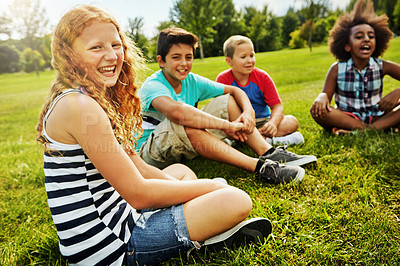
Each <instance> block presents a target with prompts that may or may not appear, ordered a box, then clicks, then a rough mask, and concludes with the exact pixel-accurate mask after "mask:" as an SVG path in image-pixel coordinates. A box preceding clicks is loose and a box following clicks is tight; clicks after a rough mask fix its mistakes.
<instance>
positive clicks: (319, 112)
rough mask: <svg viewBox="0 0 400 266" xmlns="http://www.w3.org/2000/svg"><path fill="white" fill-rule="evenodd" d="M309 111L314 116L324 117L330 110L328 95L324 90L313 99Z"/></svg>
mask: <svg viewBox="0 0 400 266" xmlns="http://www.w3.org/2000/svg"><path fill="white" fill-rule="evenodd" d="M310 111H311V114H312V115H313V116H315V117H324V116H325V115H326V113H327V112H330V111H332V106H331V105H330V103H329V98H328V95H327V94H326V93H325V92H322V93H320V94H319V95H318V97H317V98H316V99H315V100H314V103H313V105H312V106H311V109H310Z"/></svg>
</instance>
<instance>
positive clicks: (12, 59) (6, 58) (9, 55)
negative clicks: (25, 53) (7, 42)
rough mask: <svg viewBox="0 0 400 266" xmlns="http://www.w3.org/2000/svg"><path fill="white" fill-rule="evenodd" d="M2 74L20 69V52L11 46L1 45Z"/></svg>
mask: <svg viewBox="0 0 400 266" xmlns="http://www.w3.org/2000/svg"><path fill="white" fill-rule="evenodd" d="M0 62H1V64H0V74H1V73H13V72H18V71H19V70H20V65H19V52H18V50H17V49H16V48H14V47H12V46H11V47H10V46H4V45H2V46H0Z"/></svg>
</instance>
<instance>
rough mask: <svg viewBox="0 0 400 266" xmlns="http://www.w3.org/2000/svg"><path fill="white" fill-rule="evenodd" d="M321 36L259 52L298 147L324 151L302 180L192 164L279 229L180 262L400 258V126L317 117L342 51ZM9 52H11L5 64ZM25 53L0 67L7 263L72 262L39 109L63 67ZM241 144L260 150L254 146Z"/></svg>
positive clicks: (197, 65)
mask: <svg viewBox="0 0 400 266" xmlns="http://www.w3.org/2000/svg"><path fill="white" fill-rule="evenodd" d="M31 2H32V3H35V1H31ZM178 2H180V1H178ZM178 2H177V3H178ZM219 2H224V3H225V2H231V1H219ZM315 2H316V1H315ZM378 2H380V3H383V2H386V1H378ZM377 10H378V9H377ZM393 10H396V9H395V8H392V11H393ZM256 11H257V12H261V11H260V10H257V9H256ZM297 12H298V11H294V13H295V14H296V13H297ZM338 12H339V11H338ZM340 12H342V11H340ZM328 13H329V12H328ZM338 14H339V13H338ZM321 18H322V17H321ZM277 19H278V20H281V21H283V18H277ZM314 23H315V24H316V23H317V20H315V22H314ZM245 25H247V26H248V25H250V24H245ZM300 29H301V27H300V26H299V29H298V30H300ZM393 29H394V28H393ZM244 35H248V34H244ZM279 36H280V37H279V38H282V39H283V37H282V35H279ZM46 38H49V39H48V40H50V36H49V35H46V36H42V37H41V38H39V37H35V38H34V40H35V41H34V43H36V41H38V43H40V41H44V40H46ZM312 40H313V41H312V42H311V43H312V46H311V49H310V47H309V46H307V41H306V40H304V39H302V43H303V44H304V42H305V47H303V48H298V49H294V48H292V47H290V46H289V45H284V43H283V42H280V45H281V48H280V49H279V50H276V51H268V52H267V51H259V52H258V53H257V55H256V58H257V62H256V66H257V67H259V68H262V69H264V70H266V71H267V72H268V73H269V74H270V75H271V76H272V78H273V79H274V81H275V83H276V85H277V87H278V90H279V93H280V95H281V97H282V99H283V103H284V107H285V112H286V113H287V114H293V115H295V116H296V117H297V118H298V119H299V122H300V128H299V131H300V132H301V133H302V134H303V135H304V137H305V140H306V142H305V144H304V145H301V146H295V147H292V148H291V151H294V152H296V153H298V154H314V155H316V156H317V157H318V162H317V163H316V164H314V165H310V166H307V167H306V176H305V178H304V181H303V182H302V183H301V184H298V185H296V184H289V185H279V186H273V185H269V184H265V183H262V182H261V181H260V180H257V179H256V178H255V177H254V176H253V175H251V174H248V173H246V172H244V171H242V170H240V169H237V168H235V167H231V166H227V165H221V164H219V163H215V162H212V161H208V160H204V159H201V158H198V159H195V160H193V161H191V162H189V163H188V166H189V167H191V168H192V169H193V170H194V171H195V172H196V173H197V174H198V176H199V178H213V177H217V176H219V177H224V178H225V179H227V181H228V182H229V183H230V184H231V185H234V186H237V187H239V188H241V189H243V190H245V191H246V192H247V193H249V195H250V196H251V198H252V199H253V211H252V213H251V217H256V216H262V217H267V218H269V219H270V220H271V221H272V223H273V227H274V229H273V235H272V236H271V237H270V238H269V239H268V241H267V242H266V243H265V244H264V245H262V246H260V247H253V246H251V247H246V248H240V249H237V250H235V251H229V250H226V251H223V252H221V253H217V254H210V253H206V254H201V255H196V256H194V257H191V258H190V259H189V261H185V258H184V256H183V257H182V259H174V260H172V261H170V262H169V264H170V265H181V264H191V265H245V264H248V265H265V264H266V265H293V264H296V265H308V264H317V265H319V264H321V265H327V264H329V265H330V264H336V265H343V264H361V265H376V264H383V265H398V264H399V263H400V238H399V235H400V219H399V216H400V178H399V176H400V138H399V134H398V133H394V132H392V131H390V130H389V131H386V132H376V131H370V132H365V133H362V132H358V133H356V134H352V135H347V136H339V137H334V136H331V135H330V134H328V133H326V132H324V131H323V130H322V129H321V128H320V127H319V126H318V125H317V124H316V123H315V122H313V120H312V118H311V116H310V115H309V112H308V110H309V108H310V106H311V104H312V101H313V100H314V98H315V97H316V96H317V95H318V93H319V92H320V91H321V89H322V86H323V83H324V79H325V75H326V73H327V71H328V69H329V67H330V65H331V64H332V63H333V62H334V61H335V59H334V58H333V56H332V55H331V54H330V53H329V49H328V46H327V44H326V37H325V40H324V41H321V42H317V41H315V39H312ZM214 41H215V40H214ZM253 41H255V40H253ZM289 42H290V41H289ZM26 43H28V40H27V39H26V38H21V39H17V40H16V39H7V40H4V41H1V45H0V47H8V48H10V47H13V49H14V48H15V49H16V50H18V49H20V47H24V45H25V44H26ZM260 43H264V41H260ZM13 45H15V46H13ZM260 46H261V45H260ZM260 46H259V48H260ZM149 47H150V46H149ZM204 47H205V46H204ZM25 49H27V48H25ZM0 50H1V49H0ZM204 50H205V54H206V51H207V49H204ZM18 51H19V50H18ZM22 51H23V50H22ZM33 51H36V52H35V53H36V54H37V52H38V53H40V52H39V50H33ZM149 51H150V49H149ZM21 54H23V53H21ZM21 54H20V56H21ZM8 55H9V56H11V55H12V53H9V54H8ZM7 58H10V57H6V59H2V60H3V61H2V62H3V64H2V65H6V63H7V62H8V61H7ZM20 58H24V57H23V56H21V57H20ZM383 58H384V59H386V60H391V61H394V62H397V63H399V62H400V38H395V39H393V40H392V41H391V42H390V45H389V49H388V51H387V52H386V53H385V54H384V56H383ZM150 59H151V58H149V60H150ZM4 60H5V61H4ZM43 60H44V59H43ZM18 62H19V64H18V66H19V67H20V68H19V69H18V71H11V72H14V73H4V72H3V73H2V74H1V75H0V96H1V97H0V132H1V134H0V183H1V185H0V264H1V265H65V264H66V261H64V260H63V259H62V258H61V255H60V253H59V250H58V243H57V241H58V239H57V235H56V230H55V227H54V224H53V222H52V219H51V214H50V210H49V208H48V206H47V199H46V193H45V189H44V174H43V159H42V149H41V147H40V145H38V144H37V143H36V141H35V136H36V131H35V127H36V123H37V118H38V114H39V111H40V109H41V106H42V104H43V101H44V98H45V96H46V95H47V94H48V91H49V89H50V83H51V80H52V79H54V77H55V73H54V71H53V70H52V69H51V67H50V66H47V67H44V68H37V69H35V68H34V67H31V69H28V68H26V66H25V68H23V67H22V66H23V64H22V62H24V63H25V64H26V63H27V62H28V61H27V60H26V59H23V60H22V61H21V62H20V61H18ZM38 65H39V66H40V64H38ZM227 67H228V66H227V64H226V63H225V61H224V58H223V57H222V56H221V55H220V54H219V55H216V56H207V57H205V58H204V59H196V60H195V62H194V66H193V72H194V73H197V74H200V75H203V76H206V77H208V78H210V79H212V80H214V79H215V78H216V76H217V74H218V73H219V72H220V71H222V70H224V69H226V68H227ZM148 68H149V69H148V70H147V71H146V73H144V74H143V75H142V76H141V79H140V80H141V81H143V80H144V78H145V77H146V76H148V75H149V74H151V73H152V72H154V71H155V70H157V69H158V66H157V65H156V64H154V63H151V62H149V64H148ZM36 70H37V72H36ZM399 87H400V83H399V82H398V81H395V80H393V79H391V78H389V77H385V79H384V94H387V93H388V92H390V91H392V90H394V89H396V88H399ZM203 104H204V103H203ZM236 147H237V148H238V149H240V150H241V151H243V152H245V153H247V154H249V155H251V156H255V154H254V153H253V152H252V151H251V150H249V149H248V148H246V147H245V146H244V145H240V144H239V145H237V146H236ZM210 207H212V206H210ZM167 264H168V263H167Z"/></svg>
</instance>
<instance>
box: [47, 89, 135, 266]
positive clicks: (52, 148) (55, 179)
mask: <svg viewBox="0 0 400 266" xmlns="http://www.w3.org/2000/svg"><path fill="white" fill-rule="evenodd" d="M70 93H80V91H79V90H78V89H69V90H66V91H65V92H63V93H62V94H61V95H59V96H58V97H57V98H56V99H55V100H54V101H53V102H52V104H51V105H50V108H49V110H48V111H47V113H46V115H45V118H44V120H43V135H44V136H45V137H46V138H47V140H48V141H49V144H48V148H49V149H48V151H47V152H45V154H44V174H45V187H46V192H47V197H48V204H49V207H50V211H51V215H52V218H53V221H54V224H55V226H56V228H57V234H58V238H59V246H60V252H61V254H62V255H63V256H64V258H65V259H67V260H68V262H69V263H70V264H77V265H96V264H99V265H122V264H123V263H124V259H125V252H126V250H127V243H128V241H129V239H130V237H131V234H132V229H133V227H134V225H135V221H136V220H137V218H138V217H139V214H138V213H137V212H136V210H135V209H133V208H132V207H131V206H130V205H129V204H128V203H127V202H126V201H125V200H124V199H123V198H122V197H121V196H120V195H119V194H118V192H117V191H116V190H115V189H114V188H113V187H112V186H111V185H110V184H109V183H108V182H107V180H105V179H104V178H103V177H102V175H101V174H100V173H99V172H98V171H97V169H96V168H95V167H94V166H93V164H92V163H91V161H90V159H89V158H88V157H87V156H86V154H85V153H84V151H83V149H82V148H81V146H80V145H79V144H75V145H71V144H63V143H60V142H57V141H55V140H53V139H51V138H50V137H49V136H48V135H47V133H46V130H45V125H46V124H45V123H46V119H47V117H48V115H49V114H50V112H51V111H52V109H53V108H54V106H55V104H56V103H57V101H58V100H59V99H61V98H62V97H64V96H65V95H68V94H70Z"/></svg>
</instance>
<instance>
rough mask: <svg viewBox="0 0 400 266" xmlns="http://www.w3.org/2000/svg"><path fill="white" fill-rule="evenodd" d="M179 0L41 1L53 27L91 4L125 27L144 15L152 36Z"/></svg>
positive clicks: (7, 0) (341, 4)
mask: <svg viewBox="0 0 400 266" xmlns="http://www.w3.org/2000/svg"><path fill="white" fill-rule="evenodd" d="M175 1H176V0H41V5H42V6H43V7H45V8H46V11H47V16H48V18H49V21H50V25H52V26H53V28H54V26H55V25H56V24H57V22H58V20H59V19H60V18H61V17H62V15H63V14H64V13H66V12H67V11H68V10H69V9H71V8H72V7H74V6H76V5H79V4H91V5H95V6H98V7H101V8H104V9H106V10H108V11H109V12H110V13H111V14H113V15H114V16H115V17H116V18H117V20H118V21H119V23H120V24H121V25H122V28H123V29H126V27H127V25H128V18H131V19H134V18H135V17H143V21H144V27H143V31H144V34H145V35H146V36H147V37H148V38H150V37H153V36H156V35H157V33H158V32H157V29H156V27H157V26H158V25H159V22H161V21H167V20H169V11H170V9H171V8H172V7H173V5H174V2H175ZM12 2H13V0H0V3H1V5H0V10H1V11H0V12H3V11H5V10H6V9H7V7H8V6H9V5H10V4H11V3H12ZM349 2H350V0H330V3H331V6H330V7H331V8H332V9H336V8H337V7H338V8H341V9H344V8H345V7H346V5H347V4H348V3H349ZM233 3H234V5H235V8H236V9H239V10H240V9H243V7H245V6H255V7H258V8H260V9H261V7H262V6H264V5H265V4H267V5H268V7H269V8H270V10H271V11H272V13H273V14H275V15H277V16H283V15H285V14H286V11H287V9H288V8H289V7H294V8H295V9H296V10H297V9H300V8H301V6H302V3H303V1H302V0H251V1H249V0H233Z"/></svg>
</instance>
